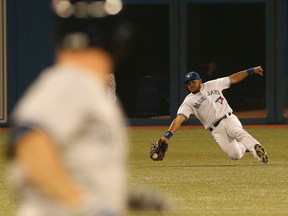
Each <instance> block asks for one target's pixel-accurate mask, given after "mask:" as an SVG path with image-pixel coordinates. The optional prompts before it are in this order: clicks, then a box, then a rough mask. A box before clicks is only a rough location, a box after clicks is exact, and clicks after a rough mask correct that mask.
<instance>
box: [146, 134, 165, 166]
mask: <svg viewBox="0 0 288 216" xmlns="http://www.w3.org/2000/svg"><path fill="white" fill-rule="evenodd" d="M167 149H168V143H167V142H166V141H164V140H162V139H161V138H160V139H158V140H157V141H156V142H155V143H153V144H152V146H151V148H150V158H151V159H152V160H154V161H162V160H163V158H164V156H165V153H166V151H167Z"/></svg>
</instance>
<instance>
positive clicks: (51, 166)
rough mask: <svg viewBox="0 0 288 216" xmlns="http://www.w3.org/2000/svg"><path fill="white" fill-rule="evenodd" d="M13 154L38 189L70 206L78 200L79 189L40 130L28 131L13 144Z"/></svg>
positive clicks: (80, 197)
mask: <svg viewBox="0 0 288 216" xmlns="http://www.w3.org/2000/svg"><path fill="white" fill-rule="evenodd" d="M15 157H16V160H17V161H18V162H19V163H20V166H22V168H23V169H24V173H25V175H26V177H27V178H28V179H29V181H31V182H32V183H33V184H35V185H36V186H38V187H39V189H40V190H42V191H44V192H46V193H47V194H50V195H51V196H53V197H55V198H57V199H59V200H62V201H63V202H65V203H67V204H69V205H70V206H71V207H75V208H76V207H78V206H80V205H81V202H82V199H83V197H82V191H81V190H80V188H79V187H78V186H77V184H76V183H75V182H74V181H73V180H72V178H71V177H70V175H69V173H68V171H67V170H66V169H65V167H64V166H63V164H62V162H61V160H60V157H59V154H58V151H57V149H56V148H55V144H54V143H53V141H52V140H51V139H50V138H49V137H48V136H47V135H46V134H45V133H44V132H41V131H37V132H36V131H33V130H30V131H28V132H26V133H25V134H24V135H23V136H21V137H20V138H19V140H18V141H17V142H16V145H15Z"/></svg>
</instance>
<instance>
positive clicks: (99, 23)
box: [52, 0, 133, 55]
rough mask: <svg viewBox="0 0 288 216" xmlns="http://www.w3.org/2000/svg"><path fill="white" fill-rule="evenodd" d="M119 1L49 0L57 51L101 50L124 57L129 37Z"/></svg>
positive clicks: (127, 24)
mask: <svg viewBox="0 0 288 216" xmlns="http://www.w3.org/2000/svg"><path fill="white" fill-rule="evenodd" d="M123 7H124V5H123V3H122V0H52V9H53V12H54V17H55V19H54V20H55V23H54V41H55V45H56V47H57V48H66V49H85V48H90V47H91V48H93V47H95V48H102V49H104V50H106V51H108V52H109V53H111V54H112V55H116V54H117V55H119V53H120V54H123V53H124V52H123V50H124V48H126V46H127V44H128V42H129V41H130V39H131V37H132V29H133V28H132V27H133V26H132V24H131V23H130V22H128V21H125V20H124V17H123V12H124V9H123Z"/></svg>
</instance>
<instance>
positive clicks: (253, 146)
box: [225, 115, 268, 163]
mask: <svg viewBox="0 0 288 216" xmlns="http://www.w3.org/2000/svg"><path fill="white" fill-rule="evenodd" d="M225 128H226V131H227V133H228V135H229V136H231V137H232V138H234V139H236V140H237V141H238V142H239V143H241V144H242V145H244V146H245V148H246V149H247V150H248V151H249V152H251V153H252V154H253V156H254V157H255V158H256V159H257V160H259V161H262V162H263V163H267V162H268V156H267V153H266V151H265V149H264V148H263V146H262V145H261V144H260V143H259V141H257V140H256V139H255V138H254V137H252V136H251V135H250V134H249V133H248V132H247V131H246V130H244V129H243V126H242V124H241V122H240V121H239V119H238V118H237V117H236V116H235V115H231V116H230V117H229V118H227V119H225Z"/></svg>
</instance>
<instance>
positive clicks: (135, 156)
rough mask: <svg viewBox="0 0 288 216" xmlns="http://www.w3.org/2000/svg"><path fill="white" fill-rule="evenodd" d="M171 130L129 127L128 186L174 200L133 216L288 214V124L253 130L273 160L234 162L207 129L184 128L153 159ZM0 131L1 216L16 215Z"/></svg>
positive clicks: (133, 212) (131, 214)
mask: <svg viewBox="0 0 288 216" xmlns="http://www.w3.org/2000/svg"><path fill="white" fill-rule="evenodd" d="M165 130H166V128H129V132H130V133H129V137H130V153H129V160H128V164H129V185H130V187H131V188H134V187H147V188H148V189H149V188H157V189H158V190H160V191H161V192H162V193H163V194H164V195H165V196H166V199H167V200H169V201H170V202H173V203H174V206H175V208H174V210H173V211H171V212H164V213H160V212H156V211H136V210H130V211H129V212H128V216H146V215H147V216H148V215H149V216H154V215H155V216H156V215H157V216H158V215H165V216H174V215H179V216H193V215H199V216H200V215H201V216H202V215H219V216H220V215H221V216H222V215H253V216H255V215H277V216H278V215H279V216H281V215H288V207H287V206H288V195H287V194H288V128H248V129H247V130H248V131H249V132H250V133H251V134H252V135H253V136H254V137H255V138H256V139H258V141H260V143H262V144H263V145H264V147H265V148H266V150H267V152H268V155H269V162H268V164H261V163H260V162H258V161H256V160H255V159H254V158H253V156H252V154H250V153H247V154H246V155H245V156H244V157H243V158H242V159H241V160H238V161H232V160H230V159H229V158H228V157H227V156H226V155H225V154H224V153H223V152H222V150H221V149H220V148H219V147H218V145H217V144H216V143H215V142H214V140H213V139H212V137H211V135H210V134H209V132H208V131H205V130H204V129H202V128H181V129H180V130H179V131H178V132H177V134H175V135H174V136H173V137H172V138H171V140H170V146H169V149H168V152H167V154H166V157H165V159H164V160H163V161H161V162H154V161H152V160H151V159H150V158H149V148H150V143H152V142H154V141H155V140H156V139H157V138H158V137H159V136H161V135H162V134H164V132H165ZM6 133H7V132H5V131H0V147H1V148H0V149H1V151H0V152H1V158H0V187H1V188H0V216H2V215H3V216H10V215H13V214H12V212H13V210H14V208H15V202H14V200H13V198H12V197H13V194H11V193H10V191H9V188H7V183H6V176H5V173H4V169H5V166H6V164H7V161H6V160H5V159H4V158H3V151H4V147H3V146H4V143H5V137H6Z"/></svg>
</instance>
